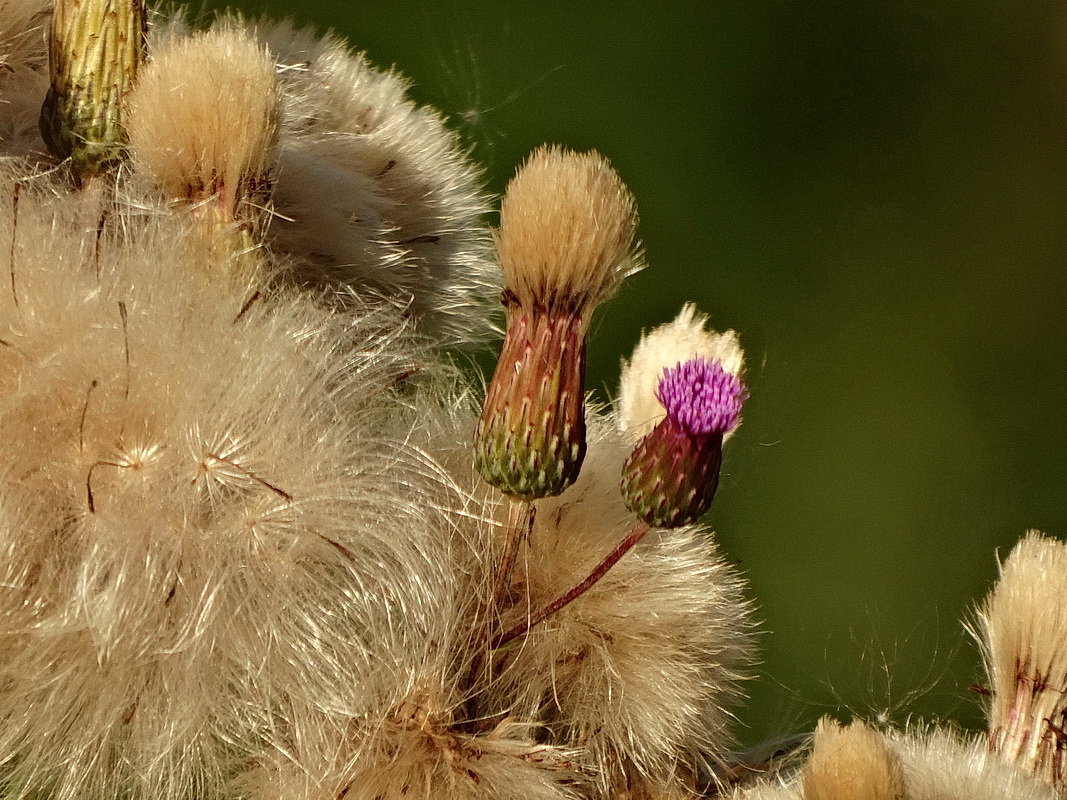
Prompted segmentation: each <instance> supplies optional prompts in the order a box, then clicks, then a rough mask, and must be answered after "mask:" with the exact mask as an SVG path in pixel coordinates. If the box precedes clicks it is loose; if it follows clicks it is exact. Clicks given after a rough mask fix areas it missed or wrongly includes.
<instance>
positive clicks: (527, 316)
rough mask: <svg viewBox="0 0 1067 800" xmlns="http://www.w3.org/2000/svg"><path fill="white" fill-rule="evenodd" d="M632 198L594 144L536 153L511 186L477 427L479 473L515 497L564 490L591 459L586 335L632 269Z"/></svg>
mask: <svg viewBox="0 0 1067 800" xmlns="http://www.w3.org/2000/svg"><path fill="white" fill-rule="evenodd" d="M635 225H636V213H635V211H634V204H633V198H632V197H631V195H630V193H629V191H628V190H627V189H626V187H625V186H624V185H623V183H622V181H621V180H620V179H619V176H618V175H617V174H616V173H615V171H614V170H613V169H612V168H611V167H610V165H608V163H607V161H605V160H604V159H603V158H601V157H600V156H599V155H598V154H596V153H584V154H578V153H573V152H570V151H567V150H563V149H560V148H548V147H542V148H540V149H538V150H536V151H535V152H534V153H533V154H532V155H531V156H530V158H529V159H528V160H527V162H526V163H525V164H524V165H523V167H522V168H521V169H520V170H519V172H518V173H517V174H516V176H515V178H514V179H512V181H511V183H509V184H508V188H507V192H506V194H505V196H504V201H503V203H502V204H501V208H500V230H499V231H498V232H497V237H496V240H497V249H498V251H499V254H500V264H501V267H502V269H503V273H504V281H505V285H506V288H505V291H504V294H503V298H502V300H503V303H504V306H505V308H506V309H507V333H506V335H505V338H504V346H503V349H502V351H501V353H500V358H499V359H498V360H497V365H496V371H495V372H494V374H493V379H492V382H491V383H490V385H489V389H488V392H487V394H486V399H485V404H484V405H483V407H482V416H481V419H480V420H479V422H478V428H477V431H476V433H475V439H476V442H475V457H476V464H477V467H478V470H479V471H480V472H481V474H482V477H483V478H485V480H486V481H487V482H489V483H490V484H492V485H493V486H496V487H497V488H499V489H500V490H501V491H502V492H504V493H505V494H507V495H510V496H512V497H517V498H521V499H524V500H533V499H537V498H540V497H550V496H553V495H558V494H560V493H561V492H562V491H563V490H564V489H566V488H567V487H568V486H570V485H571V484H572V483H573V482H574V481H575V479H576V478H577V477H578V472H579V470H580V469H581V465H582V460H583V459H584V457H585V449H586V445H585V397H584V393H585V386H584V383H585V332H586V330H587V328H588V326H589V319H590V316H591V315H592V312H593V309H594V308H595V307H596V306H597V305H598V304H599V303H600V302H601V301H602V300H604V299H605V298H606V297H607V296H608V295H609V294H610V293H611V291H612V290H613V289H614V288H615V286H616V284H617V283H618V282H619V280H620V279H621V278H622V277H623V276H624V275H625V274H627V273H628V272H630V271H632V270H633V269H635V263H636V256H635V253H634V248H633V238H634V227H635Z"/></svg>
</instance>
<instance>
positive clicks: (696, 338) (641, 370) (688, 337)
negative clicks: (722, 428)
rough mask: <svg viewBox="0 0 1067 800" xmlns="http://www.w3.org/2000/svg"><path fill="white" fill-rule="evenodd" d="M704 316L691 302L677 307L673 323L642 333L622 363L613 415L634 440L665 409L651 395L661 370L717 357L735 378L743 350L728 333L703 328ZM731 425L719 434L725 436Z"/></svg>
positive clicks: (741, 364)
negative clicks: (629, 355) (700, 358)
mask: <svg viewBox="0 0 1067 800" xmlns="http://www.w3.org/2000/svg"><path fill="white" fill-rule="evenodd" d="M707 324H708V318H707V316H705V315H704V314H701V313H699V312H698V311H697V308H696V306H695V305H693V304H692V303H687V304H686V305H684V306H683V307H682V310H681V312H680V313H679V314H678V316H677V317H676V318H675V319H674V320H673V321H672V322H668V323H666V324H664V325H660V326H659V327H657V328H654V329H653V330H652V331H650V332H648V333H646V334H644V335H643V336H642V337H641V341H640V342H638V344H637V347H635V348H634V352H633V356H632V357H631V358H630V360H629V361H623V364H622V372H621V375H620V380H619V398H618V402H617V404H616V407H617V412H616V419H617V421H618V425H619V428H620V429H621V430H622V431H623V432H624V433H625V434H626V435H627V436H629V437H630V438H632V439H633V440H635V441H636V440H638V439H640V438H641V437H642V436H647V435H648V434H649V433H651V432H652V429H653V428H654V427H656V423H658V422H659V421H660V420H661V419H663V415H664V414H665V413H666V411H665V409H664V408H663V404H662V402H661V401H660V400H659V398H658V397H657V395H656V389H657V388H658V386H659V380H660V377H661V376H662V375H663V370H664V369H665V368H667V367H671V366H674V365H675V364H677V363H678V362H680V361H685V360H686V359H690V358H696V357H698V356H700V357H702V358H704V359H705V360H706V361H717V362H719V363H720V364H722V368H723V369H724V370H725V371H726V372H728V373H730V374H731V375H737V376H740V375H741V374H742V371H743V370H744V366H745V354H744V351H742V350H741V345H740V343H739V342H738V340H737V334H736V333H734V332H733V331H725V332H723V333H716V332H715V331H710V330H708V329H707ZM734 429H736V425H735V426H734V428H731V429H730V430H729V431H726V432H725V433H724V434H723V438H724V439H728V438H729V437H730V435H731V434H732V433H733V430H734Z"/></svg>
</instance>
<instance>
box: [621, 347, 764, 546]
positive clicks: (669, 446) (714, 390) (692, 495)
mask: <svg viewBox="0 0 1067 800" xmlns="http://www.w3.org/2000/svg"><path fill="white" fill-rule="evenodd" d="M656 397H657V399H658V400H659V401H660V403H661V404H662V405H663V408H664V409H665V410H666V415H665V416H664V417H663V419H662V420H660V422H659V423H658V424H657V425H656V426H655V427H654V428H653V429H652V432H651V433H649V434H648V435H647V436H645V437H644V438H643V439H642V440H641V441H640V442H639V443H638V444H637V446H636V447H635V448H634V450H633V452H632V453H631V454H630V456H629V458H627V459H626V463H625V464H624V465H623V478H622V494H623V499H624V500H625V501H626V506H627V507H628V508H629V509H630V510H631V511H632V512H633V513H634V514H635V515H636V516H637V517H639V518H640V519H642V520H644V521H645V522H647V523H648V524H649V525H651V526H653V527H657V528H677V527H680V526H682V525H687V524H689V523H691V522H696V521H697V520H698V519H700V517H701V516H703V515H704V513H705V512H707V510H708V508H709V507H710V506H711V501H712V499H714V497H715V490H716V489H717V488H718V485H719V467H720V466H721V464H722V441H723V436H724V435H725V434H726V433H729V432H730V431H731V430H733V429H734V428H735V427H736V426H737V424H738V421H739V420H740V417H741V407H742V405H743V404H744V401H745V400H746V399H747V397H748V394H747V392H746V391H745V386H744V384H743V383H742V382H741V379H740V378H738V377H737V376H736V375H734V374H732V373H730V372H727V371H726V370H725V369H723V367H722V364H721V363H719V362H717V361H716V362H709V361H706V360H704V359H703V358H696V359H691V360H689V361H686V362H685V363H683V364H678V365H677V366H675V367H673V368H672V369H667V370H664V372H663V377H662V378H661V379H660V382H659V386H658V387H657V389H656Z"/></svg>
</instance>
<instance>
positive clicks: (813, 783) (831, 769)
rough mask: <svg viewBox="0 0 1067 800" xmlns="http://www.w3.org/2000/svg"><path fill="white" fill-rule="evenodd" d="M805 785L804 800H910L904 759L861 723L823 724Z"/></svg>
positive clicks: (804, 775) (827, 721)
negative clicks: (905, 779)
mask: <svg viewBox="0 0 1067 800" xmlns="http://www.w3.org/2000/svg"><path fill="white" fill-rule="evenodd" d="M801 784H802V786H803V792H802V796H803V800H908V795H907V792H906V791H905V789H904V771H903V767H902V765H901V761H900V756H898V755H897V754H896V753H895V752H894V751H893V750H892V748H891V747H890V746H889V743H888V742H887V741H886V739H885V737H884V736H882V735H881V734H880V733H878V732H877V731H875V730H873V729H871V728H869V727H867V726H866V725H864V724H863V723H862V722H860V721H858V720H857V721H855V722H853V723H852V724H850V725H848V726H847V727H845V726H842V725H839V724H838V723H836V722H834V721H833V720H830V719H826V718H824V719H822V720H820V721H819V726H818V728H816V729H815V748H814V750H813V751H812V754H811V758H810V759H809V760H808V763H807V765H805V767H804V770H803V772H802V773H801Z"/></svg>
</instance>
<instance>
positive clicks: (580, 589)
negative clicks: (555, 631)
mask: <svg viewBox="0 0 1067 800" xmlns="http://www.w3.org/2000/svg"><path fill="white" fill-rule="evenodd" d="M650 530H651V528H650V527H649V525H648V524H647V523H644V522H639V523H638V524H637V526H636V527H635V528H634V529H633V530H632V531H630V534H629V535H628V536H627V537H626V538H625V539H623V540H622V541H621V542H619V544H618V545H617V546H616V547H615V549H614V550H612V551H611V552H610V553H608V554H607V555H606V556H605V557H604V560H603V561H601V562H600V563H599V564H597V565H596V566H595V567H593V571H592V572H590V573H589V574H588V575H586V576H585V578H583V579H582V581H581V583H579V584H577V585H576V586H573V587H571V588H570V589H568V590H567V591H566V592H564V593H563V594H561V595H560V596H559V597H557V598H556V599H555V600H553V601H552V602H551V603H549V604H548V605H547V606H544V607H542V608H541V609H540V610H538V611H535V612H534V613H533V614H531V615H530V616H529V617H527V618H526V619H525V620H524V621H523V622H520V623H519V624H518V625H516V626H515V627H513V628H511V629H510V630H507V631H504V633H502V634H500V635H499V636H496V637H495V638H494V639H493V641H492V642H491V643H490V645H489V646H490V647H491V648H492V649H493V650H496V649H498V648H501V647H503V646H504V645H506V644H507V643H508V642H510V641H512V640H513V639H515V638H517V637H519V636H522V635H523V634H525V633H528V632H529V630H530V629H531V628H533V626H534V625H537V624H539V623H541V622H543V621H544V620H546V619H548V618H549V617H551V616H552V615H553V614H555V613H556V612H557V611H559V610H560V609H562V608H563V607H564V606H566V605H568V604H570V603H571V602H572V601H574V600H577V599H578V598H579V597H581V596H582V595H583V594H585V593H586V592H588V591H589V590H590V589H591V588H592V587H593V586H594V585H596V583H597V581H599V580H600V579H601V578H603V577H604V576H605V575H606V574H607V572H608V570H609V569H611V568H612V567H614V566H615V564H616V563H617V562H618V561H619V559H620V558H622V557H623V556H624V555H626V554H627V553H628V552H630V550H632V549H633V547H634V545H636V544H637V543H638V542H640V541H641V540H642V539H643V538H644V537H645V534H646V533H648V532H649V531H650Z"/></svg>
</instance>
